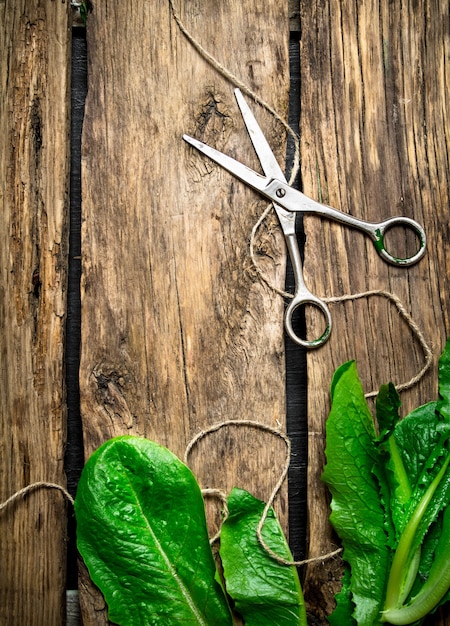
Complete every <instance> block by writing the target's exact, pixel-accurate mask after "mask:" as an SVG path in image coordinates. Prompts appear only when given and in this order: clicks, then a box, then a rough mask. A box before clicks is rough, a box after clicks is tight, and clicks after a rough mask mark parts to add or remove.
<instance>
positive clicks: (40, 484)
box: [0, 480, 74, 513]
mask: <svg viewBox="0 0 450 626" xmlns="http://www.w3.org/2000/svg"><path fill="white" fill-rule="evenodd" d="M38 489H56V490H57V491H60V492H61V493H62V494H63V496H64V497H65V498H66V500H68V502H70V503H71V504H72V505H73V502H74V500H73V498H72V496H71V495H70V493H69V492H68V491H67V489H66V488H65V487H63V486H62V485H58V484H57V483H51V482H47V481H43V480H41V481H37V482H35V483H31V484H30V485H27V486H26V487H23V488H22V489H19V490H18V491H16V492H15V493H13V494H12V495H11V496H9V498H7V499H6V500H5V501H4V502H2V503H1V504H0V513H1V512H2V511H4V510H5V509H6V508H8V507H9V506H10V505H11V504H13V503H14V502H16V501H17V500H21V499H23V498H25V496H26V495H28V494H29V493H31V492H32V491H36V490H38Z"/></svg>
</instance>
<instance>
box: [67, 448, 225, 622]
mask: <svg viewBox="0 0 450 626" xmlns="http://www.w3.org/2000/svg"><path fill="white" fill-rule="evenodd" d="M75 513H76V519H77V543H78V548H79V551H80V553H81V555H82V557H83V559H84V561H85V563H86V565H87V567H88V569H89V573H90V575H91V578H92V580H93V581H94V583H95V584H96V585H97V586H98V587H99V588H100V590H101V591H102V592H103V594H104V596H105V599H106V602H107V605H108V616H109V619H110V620H111V621H112V622H114V623H116V624H118V625H119V626H144V625H145V626H147V625H149V624H152V625H157V626H172V625H173V626H175V625H179V624H183V625H186V626H188V625H192V626H194V625H202V626H209V625H211V624H217V626H222V625H223V626H225V625H227V626H228V625H230V624H232V619H231V614H230V611H229V608H228V605H227V602H226V600H225V597H224V594H223V591H222V589H221V587H220V585H219V584H218V583H217V582H216V581H215V574H216V568H215V564H214V559H213V556H212V552H211V549H210V546H209V540H208V534H207V528H206V521H205V513H204V504H203V498H202V495H201V492H200V489H199V486H198V484H197V482H196V480H195V478H194V476H193V474H192V472H191V471H190V470H189V469H188V468H187V467H186V466H185V465H184V464H183V463H181V461H180V460H179V459H178V458H177V457H176V456H174V455H173V454H172V453H171V452H169V450H167V449H166V448H163V447H162V446H159V445H158V444H156V443H153V442H151V441H148V440H146V439H142V438H138V437H117V438H115V439H111V440H110V441H108V442H106V443H105V444H104V445H102V446H101V447H100V448H99V449H98V450H97V451H96V452H95V453H94V454H93V455H92V456H91V458H90V459H89V460H88V462H87V464H86V466H85V468H84V470H83V473H82V476H81V479H80V483H79V486H78V491H77V497H76V500H75Z"/></svg>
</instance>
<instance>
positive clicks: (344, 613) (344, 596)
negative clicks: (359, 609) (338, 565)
mask: <svg viewBox="0 0 450 626" xmlns="http://www.w3.org/2000/svg"><path fill="white" fill-rule="evenodd" d="M350 583H351V574H350V568H349V567H348V565H347V564H346V565H345V569H344V575H343V577H342V588H341V590H340V591H339V593H338V594H336V608H335V609H334V611H333V613H332V614H331V615H330V616H329V617H328V623H329V624H330V626H343V625H344V624H345V626H356V622H355V619H354V617H353V611H354V609H355V605H354V604H353V601H352V592H351V588H350Z"/></svg>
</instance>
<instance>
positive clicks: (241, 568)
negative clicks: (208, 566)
mask: <svg viewBox="0 0 450 626" xmlns="http://www.w3.org/2000/svg"><path fill="white" fill-rule="evenodd" d="M264 507H265V505H264V503H263V502H261V501H260V500H257V499H256V498H254V497H253V496H252V495H250V494H249V493H248V492H246V491H244V490H243V489H233V490H232V492H231V494H230V496H229V498H228V517H227V519H226V520H225V521H224V523H223V526H222V531H221V536H220V537H221V539H220V556H221V559H222V564H223V569H224V577H225V581H226V588H227V592H228V594H229V595H230V597H231V598H232V599H233V601H234V602H235V606H236V610H237V611H238V612H239V613H240V614H241V615H242V616H243V618H244V621H245V624H246V626H275V625H276V626H306V612H305V605H304V602H303V596H302V591H301V587H300V582H299V579H298V574H297V570H296V568H295V567H293V566H286V565H281V564H280V563H278V562H277V561H276V560H274V559H273V558H272V557H271V556H270V555H269V554H268V553H267V551H266V550H265V549H264V548H263V547H262V546H261V544H260V543H259V541H258V537H257V534H256V529H257V526H258V523H259V522H260V520H261V516H262V514H263V510H264ZM262 536H263V539H264V541H265V542H266V543H267V545H268V546H269V548H270V549H271V550H273V552H275V553H276V554H277V555H279V556H281V557H282V558H284V559H286V560H288V561H292V555H291V552H290V550H289V547H288V545H287V543H286V539H285V538H284V535H283V531H282V530H281V527H280V525H279V523H278V520H277V519H276V517H275V513H274V511H273V509H270V511H269V514H268V516H267V519H266V522H265V524H264V527H263V531H262Z"/></svg>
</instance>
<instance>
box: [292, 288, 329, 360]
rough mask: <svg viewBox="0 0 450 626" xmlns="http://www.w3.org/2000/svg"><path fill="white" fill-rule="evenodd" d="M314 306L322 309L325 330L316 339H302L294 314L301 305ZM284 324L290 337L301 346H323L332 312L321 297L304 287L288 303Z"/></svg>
mask: <svg viewBox="0 0 450 626" xmlns="http://www.w3.org/2000/svg"><path fill="white" fill-rule="evenodd" d="M307 306H312V307H314V308H316V309H318V310H319V311H320V313H321V314H322V316H323V318H324V319H325V323H326V325H325V330H324V331H323V333H322V334H321V335H320V337H318V338H316V339H312V340H309V339H302V338H301V337H299V336H298V334H297V333H296V332H295V330H294V326H293V321H294V314H295V312H296V310H297V309H299V308H301V307H307ZM284 326H285V328H286V332H287V334H288V335H289V337H290V338H291V339H292V341H294V342H295V343H296V344H298V345H299V346H303V347H304V348H319V347H320V346H323V344H324V343H325V342H326V341H327V340H328V338H329V336H330V333H331V327H332V321H331V313H330V309H329V308H328V306H327V305H326V304H325V302H323V301H322V300H321V299H320V298H317V297H316V296H314V295H313V294H312V293H311V292H310V291H309V290H308V289H306V287H305V288H304V289H300V290H298V291H297V294H296V295H295V296H294V298H293V299H292V301H291V302H290V303H289V304H288V306H287V308H286V311H285V313H284Z"/></svg>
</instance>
